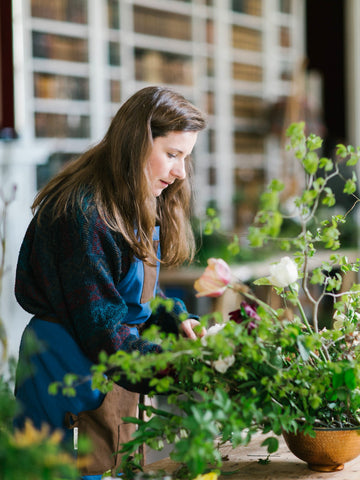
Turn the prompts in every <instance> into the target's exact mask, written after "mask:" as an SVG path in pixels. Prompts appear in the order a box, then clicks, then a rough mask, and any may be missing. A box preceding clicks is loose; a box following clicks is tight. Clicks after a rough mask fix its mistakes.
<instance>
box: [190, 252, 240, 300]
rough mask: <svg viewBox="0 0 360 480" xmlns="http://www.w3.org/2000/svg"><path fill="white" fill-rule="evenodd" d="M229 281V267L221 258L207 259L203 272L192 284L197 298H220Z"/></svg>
mask: <svg viewBox="0 0 360 480" xmlns="http://www.w3.org/2000/svg"><path fill="white" fill-rule="evenodd" d="M230 280H231V270H230V267H229V265H228V264H227V263H226V262H224V260H222V259H221V258H209V260H208V266H207V267H206V269H205V272H204V273H203V274H202V275H201V277H200V278H198V279H197V280H196V282H195V283H194V288H195V290H197V291H198V293H197V294H196V296H197V297H220V296H221V295H222V294H223V293H224V292H225V290H226V287H227V285H228V284H229V283H230Z"/></svg>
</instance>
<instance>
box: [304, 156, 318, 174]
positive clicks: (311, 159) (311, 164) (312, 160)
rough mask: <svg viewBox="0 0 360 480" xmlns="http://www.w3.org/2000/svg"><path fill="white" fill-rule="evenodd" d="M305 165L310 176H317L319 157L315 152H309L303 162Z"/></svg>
mask: <svg viewBox="0 0 360 480" xmlns="http://www.w3.org/2000/svg"><path fill="white" fill-rule="evenodd" d="M303 165H304V168H305V170H306V172H307V173H308V174H309V175H315V173H316V172H317V169H318V167H319V157H318V155H317V154H316V153H315V152H308V153H307V154H306V156H305V158H304V160H303Z"/></svg>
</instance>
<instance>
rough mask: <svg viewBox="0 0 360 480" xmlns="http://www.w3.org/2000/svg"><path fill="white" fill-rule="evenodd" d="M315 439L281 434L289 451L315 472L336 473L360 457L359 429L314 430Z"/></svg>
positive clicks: (301, 434)
mask: <svg viewBox="0 0 360 480" xmlns="http://www.w3.org/2000/svg"><path fill="white" fill-rule="evenodd" d="M314 431H315V432H316V435H315V437H310V435H304V434H303V433H297V434H294V433H289V432H283V437H284V439H285V442H286V444H287V446H288V447H289V450H290V451H291V452H292V453H293V454H294V455H295V456H296V457H298V458H300V460H303V461H304V462H306V463H307V464H308V467H309V468H310V469H311V470H315V471H317V472H337V471H339V470H342V469H343V468H344V463H346V462H349V461H350V460H353V459H354V458H356V457H357V456H358V455H360V428H349V429H327V428H315V429H314Z"/></svg>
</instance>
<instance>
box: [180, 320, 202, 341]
mask: <svg viewBox="0 0 360 480" xmlns="http://www.w3.org/2000/svg"><path fill="white" fill-rule="evenodd" d="M198 325H200V322H199V321H198V320H195V318H188V319H187V320H184V321H183V322H181V324H180V329H181V330H182V333H183V334H184V335H185V337H188V338H192V339H193V340H196V338H197V337H203V336H204V335H205V333H206V329H205V328H202V329H201V332H199V333H195V332H194V328H195V327H196V326H198Z"/></svg>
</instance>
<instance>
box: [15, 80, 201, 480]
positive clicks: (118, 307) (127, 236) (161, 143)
mask: <svg viewBox="0 0 360 480" xmlns="http://www.w3.org/2000/svg"><path fill="white" fill-rule="evenodd" d="M204 128H205V119H204V116H203V114H202V113H201V112H200V111H199V110H198V109H197V108H195V107H194V106H193V105H192V104H191V103H190V102H188V101H187V100H186V99H185V98H184V97H183V96H181V95H179V94H178V93H176V92H174V91H172V90H170V89H167V88H162V87H147V88H144V89H142V90H140V91H139V92H137V93H135V94H134V95H133V96H132V97H130V98H129V99H128V100H127V101H126V102H125V103H124V104H123V105H122V106H121V108H120V109H119V111H118V113H117V114H116V116H115V117H114V119H113V121H112V122H111V125H110V127H109V129H108V132H107V133H106V135H105V137H104V139H103V140H102V141H101V142H100V143H99V144H98V145H96V146H95V147H93V148H91V149H90V150H89V151H87V152H85V153H84V154H83V155H82V156H81V157H80V158H78V159H77V160H75V161H74V162H72V163H69V164H68V165H67V166H66V167H65V168H64V170H63V171H61V172H60V173H59V174H58V175H56V176H55V177H54V178H53V179H52V180H50V182H49V183H48V184H47V185H46V186H45V187H44V188H43V189H42V190H41V191H40V192H39V193H38V195H37V197H36V198H35V201H34V204H33V206H32V209H33V211H34V212H36V213H35V216H34V218H33V220H32V221H31V223H30V225H29V228H28V230H27V232H26V235H25V238H24V241H23V244H22V246H21V250H20V254H19V260H18V266H17V275H16V285H15V293H16V298H17V301H18V302H19V304H20V305H21V306H22V307H23V308H24V309H25V310H26V311H27V312H29V313H31V314H32V315H33V317H32V319H31V321H30V323H29V325H28V326H27V327H26V329H25V331H24V334H23V338H22V342H21V346H20V354H19V365H18V374H17V382H16V396H17V399H18V400H19V402H20V403H21V406H22V412H21V415H19V417H17V419H16V420H15V425H16V426H17V427H18V428H22V426H23V425H24V422H25V419H26V418H30V419H31V420H32V422H33V423H34V424H35V426H37V427H39V428H40V426H41V425H42V423H44V422H45V423H47V424H49V425H50V426H51V427H52V428H61V429H63V430H64V432H65V437H66V438H67V439H69V436H70V437H71V429H72V428H73V427H74V426H75V427H79V433H81V432H85V433H86V434H87V435H88V436H90V438H91V439H92V441H93V443H94V444H95V445H94V452H93V456H92V464H91V465H90V466H89V467H88V468H87V469H84V470H83V472H82V473H84V474H87V476H84V477H83V478H93V479H97V478H100V477H101V474H102V473H103V472H105V471H106V470H108V469H112V471H113V472H114V471H115V469H116V467H117V466H118V464H119V458H117V457H116V456H113V455H112V453H113V452H115V451H116V450H119V443H124V442H125V441H128V440H129V438H130V435H131V432H132V430H131V427H130V426H129V425H125V424H123V423H122V420H121V417H124V416H128V415H131V416H134V415H135V414H136V406H137V395H138V394H137V393H134V392H130V391H129V390H125V389H123V388H121V387H120V386H116V388H115V389H114V390H113V391H112V392H110V393H109V394H107V395H106V396H104V395H103V394H101V393H100V392H99V391H97V390H92V389H91V385H90V384H89V383H84V384H82V385H80V386H79V387H78V388H77V394H76V397H74V398H66V397H62V396H61V395H55V396H54V395H52V396H51V395H49V394H48V385H49V384H50V383H52V382H54V381H57V380H62V378H63V376H64V374H65V373H68V372H74V373H76V374H79V375H85V376H86V375H88V374H89V370H90V368H91V365H92V364H93V363H96V362H97V361H98V355H99V353H100V352H101V351H102V350H104V351H106V352H107V353H108V354H112V353H114V352H116V351H118V350H119V349H121V350H126V351H133V350H138V351H140V352H141V353H142V354H146V353H148V352H154V351H155V352H159V351H161V346H160V345H157V344H153V343H151V342H148V341H146V340H144V339H142V338H141V336H140V334H139V330H140V331H141V330H142V329H143V327H144V326H146V322H149V321H150V319H151V321H157V320H158V317H159V316H161V315H162V316H164V313H163V312H160V311H159V312H155V313H152V312H151V308H150V304H149V301H150V299H151V298H152V297H153V296H154V295H155V294H156V289H157V280H158V272H159V264H160V263H161V264H163V265H166V266H176V265H180V264H181V263H183V262H184V261H185V260H191V259H192V257H193V254H194V238H193V234H192V230H191V227H190V223H189V211H190V197H191V188H190V183H189V176H190V171H191V164H190V154H191V152H192V150H193V147H194V145H195V142H196V140H197V135H198V132H199V131H201V130H202V129H204ZM160 249H161V260H160ZM183 312H186V309H185V306H184V304H183V303H182V302H181V301H180V300H176V301H175V303H174V308H173V312H172V314H171V315H169V316H168V318H169V319H170V320H171V321H173V319H174V317H177V316H178V315H179V314H180V313H183ZM162 320H164V319H163V318H162ZM179 323H180V322H179ZM197 324H198V322H197V320H196V318H195V317H194V316H191V315H190V314H188V318H187V319H186V320H185V321H183V322H181V323H180V325H179V328H180V330H181V331H182V332H183V334H184V335H186V336H188V337H190V338H196V335H195V333H194V331H193V327H194V326H195V325H197ZM165 328H166V327H165ZM34 336H35V337H36V338H37V340H38V341H40V343H41V348H40V350H39V349H38V351H37V352H36V353H34V352H28V348H27V344H28V343H29V340H30V341H31V339H32V338H33V337H34ZM27 365H31V367H32V372H31V374H30V375H28V376H27V377H26V378H25V380H23V381H22V379H21V373H22V372H23V370H24V369H25V367H26V366H27ZM134 389H135V390H136V387H135V388H134ZM67 428H68V429H67ZM89 475H91V476H89Z"/></svg>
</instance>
